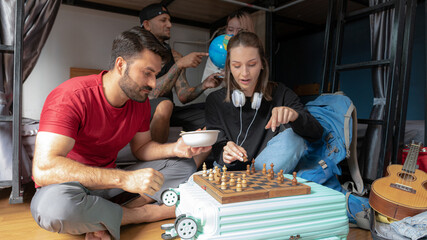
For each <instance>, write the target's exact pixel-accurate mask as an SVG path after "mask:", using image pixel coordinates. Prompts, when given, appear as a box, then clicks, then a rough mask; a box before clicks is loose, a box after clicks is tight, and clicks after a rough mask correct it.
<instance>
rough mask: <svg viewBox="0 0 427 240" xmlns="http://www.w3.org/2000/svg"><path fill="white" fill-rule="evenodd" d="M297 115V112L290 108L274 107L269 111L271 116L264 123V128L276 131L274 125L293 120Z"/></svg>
mask: <svg viewBox="0 0 427 240" xmlns="http://www.w3.org/2000/svg"><path fill="white" fill-rule="evenodd" d="M298 116H299V114H298V113H297V112H296V111H295V110H294V109H292V108H289V107H275V108H273V110H272V111H271V118H270V120H269V121H268V123H267V125H265V129H269V128H271V130H272V131H273V132H274V131H276V127H278V126H280V124H287V123H289V122H293V121H295V120H297V118H298Z"/></svg>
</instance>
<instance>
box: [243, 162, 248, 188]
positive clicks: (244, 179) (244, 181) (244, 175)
mask: <svg viewBox="0 0 427 240" xmlns="http://www.w3.org/2000/svg"><path fill="white" fill-rule="evenodd" d="M248 166H249V165H248ZM242 178H243V179H242V187H244V188H245V187H247V186H248V182H247V181H246V174H243V175H242Z"/></svg>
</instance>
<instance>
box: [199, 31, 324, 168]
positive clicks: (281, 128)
mask: <svg viewBox="0 0 427 240" xmlns="http://www.w3.org/2000/svg"><path fill="white" fill-rule="evenodd" d="M227 51H228V52H227V59H226V63H225V76H224V81H225V82H226V87H225V88H222V89H220V90H218V91H215V92H213V93H211V94H210V95H209V96H208V98H207V100H206V123H207V129H217V130H220V134H219V136H218V140H217V142H216V143H215V144H214V146H213V148H212V152H213V158H214V160H215V162H216V163H214V164H217V165H220V166H223V165H226V166H227V168H228V169H229V170H245V169H246V165H248V164H251V160H252V159H254V158H255V168H256V169H257V170H260V169H262V168H263V164H264V163H265V164H266V165H267V166H270V164H271V163H273V164H274V166H275V167H274V169H275V170H277V171H278V170H280V169H283V170H284V172H285V173H289V172H292V171H293V170H294V168H295V167H296V165H297V163H298V161H299V158H300V157H301V155H302V153H303V152H304V149H305V142H304V139H306V140H308V141H312V140H317V139H319V138H320V137H321V136H322V133H323V128H322V126H321V125H320V124H319V123H318V122H317V120H316V119H314V117H313V116H311V114H310V113H309V112H308V111H307V110H305V109H304V105H303V104H302V103H301V102H300V100H299V98H298V96H297V95H296V94H295V93H294V92H293V91H292V90H290V89H289V88H287V87H286V86H284V85H283V84H282V83H277V82H272V81H270V80H269V72H268V69H269V68H268V62H267V59H266V57H265V53H264V48H263V46H262V42H261V41H260V39H259V38H258V36H257V35H256V34H255V33H252V32H246V31H241V32H239V33H238V34H237V35H235V36H234V37H232V38H231V39H230V41H229V43H228V49H227Z"/></svg>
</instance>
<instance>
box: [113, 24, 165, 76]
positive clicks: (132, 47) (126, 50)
mask: <svg viewBox="0 0 427 240" xmlns="http://www.w3.org/2000/svg"><path fill="white" fill-rule="evenodd" d="M144 49H148V50H150V51H152V52H154V53H155V54H157V55H159V56H160V57H161V58H162V60H163V62H167V61H169V59H168V58H169V57H168V56H169V55H168V51H167V49H166V47H164V46H163V45H162V44H161V43H160V42H159V40H157V38H156V37H155V36H154V35H153V34H152V33H151V32H149V31H147V30H145V29H143V28H141V27H138V26H135V27H133V28H131V29H129V30H127V31H124V32H122V33H121V34H120V35H119V36H117V37H116V39H114V41H113V47H112V49H111V59H110V69H113V68H114V64H115V62H116V59H117V58H118V57H122V58H123V59H124V60H126V61H127V60H129V59H131V58H132V57H134V56H135V55H137V54H139V53H141V52H142V51H143V50H144Z"/></svg>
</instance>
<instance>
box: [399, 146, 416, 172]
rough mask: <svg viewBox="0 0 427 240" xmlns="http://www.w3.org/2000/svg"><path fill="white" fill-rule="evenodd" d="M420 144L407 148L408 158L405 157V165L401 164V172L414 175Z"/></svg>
mask: <svg viewBox="0 0 427 240" xmlns="http://www.w3.org/2000/svg"><path fill="white" fill-rule="evenodd" d="M420 149H421V143H419V144H416V143H412V144H411V147H410V148H409V152H408V156H407V157H406V160H405V164H403V167H402V170H403V171H405V172H408V173H415V169H416V168H417V159H418V154H419V153H420Z"/></svg>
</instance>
